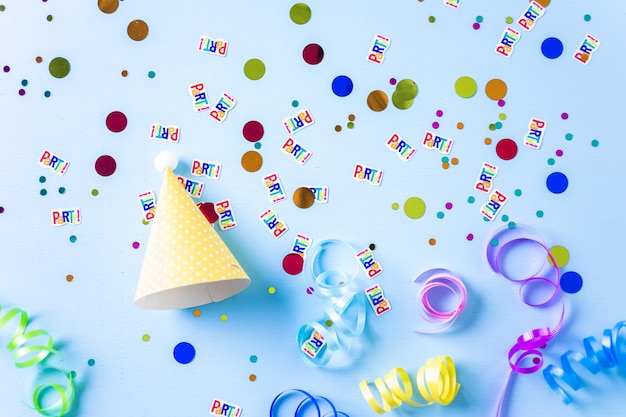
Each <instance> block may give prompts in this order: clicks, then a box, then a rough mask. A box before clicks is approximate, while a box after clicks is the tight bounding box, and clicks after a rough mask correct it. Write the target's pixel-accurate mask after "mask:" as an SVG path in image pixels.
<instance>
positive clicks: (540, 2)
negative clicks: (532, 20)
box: [535, 0, 550, 7]
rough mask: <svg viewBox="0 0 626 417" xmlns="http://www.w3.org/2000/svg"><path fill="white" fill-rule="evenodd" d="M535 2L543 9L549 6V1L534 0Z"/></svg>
mask: <svg viewBox="0 0 626 417" xmlns="http://www.w3.org/2000/svg"><path fill="white" fill-rule="evenodd" d="M535 1H536V2H537V3H539V4H540V5H541V6H543V7H548V6H549V5H550V0H535Z"/></svg>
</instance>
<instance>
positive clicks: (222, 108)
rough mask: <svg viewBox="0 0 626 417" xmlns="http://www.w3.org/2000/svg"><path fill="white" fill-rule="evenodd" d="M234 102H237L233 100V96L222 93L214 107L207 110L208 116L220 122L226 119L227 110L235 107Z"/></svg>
mask: <svg viewBox="0 0 626 417" xmlns="http://www.w3.org/2000/svg"><path fill="white" fill-rule="evenodd" d="M235 104H237V100H235V98H234V97H231V96H229V95H228V94H226V93H222V95H221V96H220V99H219V100H218V101H217V104H215V107H213V109H212V110H211V111H210V112H209V116H211V117H212V118H213V119H215V120H217V121H218V122H219V123H222V122H223V121H224V120H226V116H227V115H228V112H229V111H231V110H232V109H233V107H235Z"/></svg>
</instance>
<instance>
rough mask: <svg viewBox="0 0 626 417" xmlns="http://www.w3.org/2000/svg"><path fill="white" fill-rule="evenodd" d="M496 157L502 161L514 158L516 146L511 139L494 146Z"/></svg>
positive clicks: (503, 140) (502, 140)
mask: <svg viewBox="0 0 626 417" xmlns="http://www.w3.org/2000/svg"><path fill="white" fill-rule="evenodd" d="M496 155H498V156H499V157H500V159H502V160H504V161H508V160H511V159H513V158H515V156H516V155H517V144H516V143H515V141H514V140H512V139H501V140H500V141H499V142H498V143H497V144H496Z"/></svg>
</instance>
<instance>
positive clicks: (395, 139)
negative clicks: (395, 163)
mask: <svg viewBox="0 0 626 417" xmlns="http://www.w3.org/2000/svg"><path fill="white" fill-rule="evenodd" d="M386 146H387V149H389V150H390V151H392V152H393V153H395V154H396V155H398V158H400V159H402V160H403V161H408V160H409V159H411V157H412V156H413V154H414V153H415V148H414V147H412V146H411V145H409V144H408V143H406V142H405V141H404V140H403V139H402V138H401V137H400V136H398V134H397V133H394V134H393V135H391V137H390V138H389V140H388V141H387V143H386Z"/></svg>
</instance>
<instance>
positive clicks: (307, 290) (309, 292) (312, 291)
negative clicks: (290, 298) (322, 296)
mask: <svg viewBox="0 0 626 417" xmlns="http://www.w3.org/2000/svg"><path fill="white" fill-rule="evenodd" d="M314 292H315V290H314V289H313V287H308V288H307V289H306V293H307V294H313V293H314Z"/></svg>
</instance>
